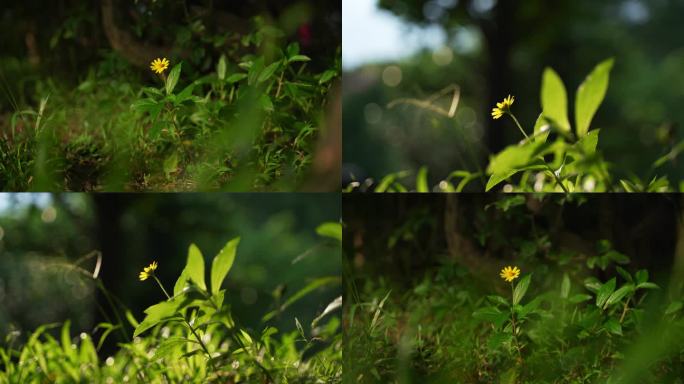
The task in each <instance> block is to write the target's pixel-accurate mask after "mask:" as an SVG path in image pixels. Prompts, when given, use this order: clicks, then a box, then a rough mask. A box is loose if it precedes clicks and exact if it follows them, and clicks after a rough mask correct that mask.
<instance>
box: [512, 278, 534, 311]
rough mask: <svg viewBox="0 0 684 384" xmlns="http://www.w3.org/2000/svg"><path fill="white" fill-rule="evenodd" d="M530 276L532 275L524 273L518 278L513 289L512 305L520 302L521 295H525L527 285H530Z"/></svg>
mask: <svg viewBox="0 0 684 384" xmlns="http://www.w3.org/2000/svg"><path fill="white" fill-rule="evenodd" d="M531 278H532V275H526V276H525V277H523V278H522V279H520V282H519V283H518V284H517V285H516V286H515V289H513V305H516V304H518V303H520V300H522V299H523V297H525V293H526V292H527V287H529V286H530V279H531Z"/></svg>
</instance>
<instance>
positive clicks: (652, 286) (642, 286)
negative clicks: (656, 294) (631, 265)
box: [637, 282, 660, 289]
mask: <svg viewBox="0 0 684 384" xmlns="http://www.w3.org/2000/svg"><path fill="white" fill-rule="evenodd" d="M637 288H638V289H660V287H659V286H658V284H656V283H651V282H646V283H641V284H639V285H637Z"/></svg>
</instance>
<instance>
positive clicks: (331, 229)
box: [316, 222, 342, 242]
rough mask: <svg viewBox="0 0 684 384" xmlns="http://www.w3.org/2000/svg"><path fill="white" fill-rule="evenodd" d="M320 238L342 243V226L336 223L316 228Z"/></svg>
mask: <svg viewBox="0 0 684 384" xmlns="http://www.w3.org/2000/svg"><path fill="white" fill-rule="evenodd" d="M316 233H317V234H318V235H319V236H324V237H329V238H331V239H335V240H337V241H339V242H342V224H341V223H335V222H328V223H323V224H321V225H319V226H318V227H316Z"/></svg>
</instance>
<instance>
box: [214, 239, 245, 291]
mask: <svg viewBox="0 0 684 384" xmlns="http://www.w3.org/2000/svg"><path fill="white" fill-rule="evenodd" d="M238 244H240V238H239V237H236V238H234V239H232V240H230V241H229V242H228V243H227V244H226V245H225V246H224V247H223V249H221V252H219V254H218V255H216V257H214V260H213V261H212V262H211V292H212V293H217V292H218V291H219V289H220V288H221V284H223V280H224V279H225V278H226V275H227V274H228V272H229V271H230V268H231V267H232V266H233V261H235V252H236V251H237V246H238Z"/></svg>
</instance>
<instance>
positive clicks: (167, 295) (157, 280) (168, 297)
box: [152, 275, 171, 300]
mask: <svg viewBox="0 0 684 384" xmlns="http://www.w3.org/2000/svg"><path fill="white" fill-rule="evenodd" d="M152 277H153V278H154V281H156V282H157V285H159V288H161V290H162V291H164V295H166V298H167V299H168V300H171V296H170V295H169V293H168V292H166V289H164V285H162V283H161V281H159V279H158V278H157V276H155V275H152Z"/></svg>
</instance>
